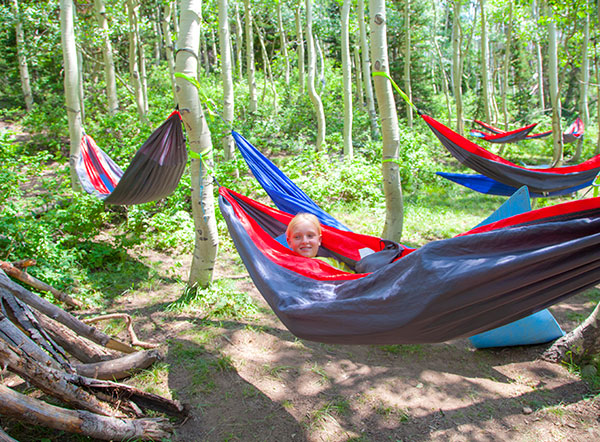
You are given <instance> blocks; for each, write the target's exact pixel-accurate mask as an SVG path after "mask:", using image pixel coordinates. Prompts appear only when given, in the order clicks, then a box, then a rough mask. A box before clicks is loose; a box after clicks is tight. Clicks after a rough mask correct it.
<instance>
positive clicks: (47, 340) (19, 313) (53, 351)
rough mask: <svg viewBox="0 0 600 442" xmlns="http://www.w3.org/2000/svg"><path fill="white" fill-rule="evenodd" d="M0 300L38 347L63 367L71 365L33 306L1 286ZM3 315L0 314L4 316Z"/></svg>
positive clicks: (6, 310) (7, 314)
mask: <svg viewBox="0 0 600 442" xmlns="http://www.w3.org/2000/svg"><path fill="white" fill-rule="evenodd" d="M0 300H1V302H2V311H3V314H6V316H7V318H8V319H9V320H11V321H12V323H13V324H15V325H17V326H18V327H19V328H20V329H21V330H23V331H24V332H25V334H26V335H27V336H28V337H29V338H31V340H32V341H34V342H35V345H36V347H39V348H38V350H39V349H43V350H45V351H47V352H48V354H49V355H50V356H52V358H53V359H54V360H55V361H57V362H59V363H60V364H61V365H62V366H63V367H66V366H69V363H68V362H67V355H66V354H65V352H64V350H63V349H62V348H60V347H59V346H58V345H57V344H56V343H55V342H54V341H53V340H52V338H51V337H50V336H49V335H48V333H47V332H46V330H44V328H43V327H42V326H41V325H40V323H39V321H38V319H37V317H36V316H35V315H34V313H33V312H32V311H31V308H30V307H29V306H28V305H27V304H25V303H23V302H21V301H20V300H18V299H17V298H15V297H14V296H13V295H12V294H11V293H10V292H8V291H6V290H4V289H3V288H0ZM2 316H3V315H0V317H2Z"/></svg>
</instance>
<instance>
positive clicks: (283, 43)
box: [277, 0, 290, 85]
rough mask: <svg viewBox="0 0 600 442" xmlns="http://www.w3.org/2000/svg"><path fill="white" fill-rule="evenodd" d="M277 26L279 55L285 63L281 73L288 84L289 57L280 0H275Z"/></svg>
mask: <svg viewBox="0 0 600 442" xmlns="http://www.w3.org/2000/svg"><path fill="white" fill-rule="evenodd" d="M277 28H278V30H279V41H280V44H281V51H280V53H281V56H282V57H283V61H284V63H285V71H284V73H283V75H284V76H283V78H284V80H285V84H286V85H289V84H290V57H289V56H288V51H287V39H286V37H285V29H284V28H283V19H282V17H281V0H277Z"/></svg>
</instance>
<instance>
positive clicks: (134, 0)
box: [127, 0, 146, 121]
mask: <svg viewBox="0 0 600 442" xmlns="http://www.w3.org/2000/svg"><path fill="white" fill-rule="evenodd" d="M138 8H139V3H138V0H127V13H128V16H129V75H130V77H131V79H130V81H131V87H132V88H133V91H134V94H135V104H136V106H137V111H138V114H139V116H140V119H141V120H142V121H146V103H145V102H144V90H143V87H142V79H141V74H140V65H139V61H138V60H139V54H138V47H139V44H138V35H139V34H138V25H137V21H138V19H137V10H138Z"/></svg>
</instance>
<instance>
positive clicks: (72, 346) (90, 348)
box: [36, 311, 136, 363]
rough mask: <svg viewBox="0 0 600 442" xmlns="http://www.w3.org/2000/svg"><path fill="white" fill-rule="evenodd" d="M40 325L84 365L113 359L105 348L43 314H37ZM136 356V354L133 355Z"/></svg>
mask: <svg viewBox="0 0 600 442" xmlns="http://www.w3.org/2000/svg"><path fill="white" fill-rule="evenodd" d="M36 313H37V315H36V316H37V318H38V320H39V321H40V324H41V325H42V327H43V328H44V330H46V331H47V332H48V334H49V335H50V337H51V338H52V340H53V341H55V342H56V343H57V344H58V345H60V346H61V347H62V348H63V349H64V350H65V351H66V352H67V353H69V354H70V355H72V356H73V357H74V358H75V359H77V360H78V361H81V362H84V363H94V362H101V361H105V360H108V359H112V355H111V353H110V352H108V351H107V350H106V349H105V348H104V347H102V346H100V345H98V344H96V343H95V342H93V341H90V340H89V339H87V338H85V337H83V336H81V335H78V334H77V333H75V332H74V331H73V330H71V329H70V328H68V327H66V326H65V325H63V324H61V323H60V322H58V321H54V320H53V319H50V318H49V317H48V316H46V315H44V314H43V313H41V312H39V311H38V312H36ZM132 354H136V353H132Z"/></svg>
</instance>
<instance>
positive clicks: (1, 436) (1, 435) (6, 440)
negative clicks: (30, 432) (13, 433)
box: [0, 428, 19, 442]
mask: <svg viewBox="0 0 600 442" xmlns="http://www.w3.org/2000/svg"><path fill="white" fill-rule="evenodd" d="M0 442H19V441H18V440H16V439H13V438H12V437H10V436H9V435H8V434H6V433H5V432H4V431H2V428H0Z"/></svg>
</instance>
